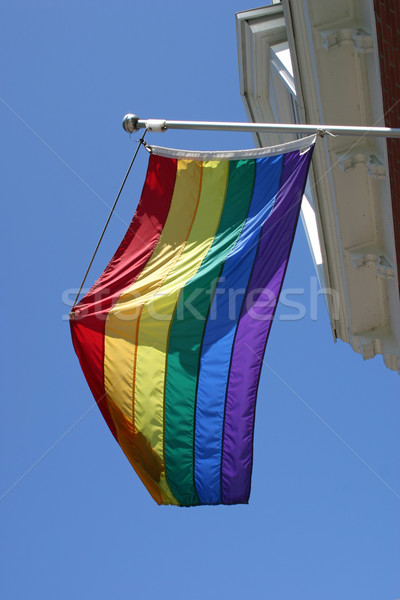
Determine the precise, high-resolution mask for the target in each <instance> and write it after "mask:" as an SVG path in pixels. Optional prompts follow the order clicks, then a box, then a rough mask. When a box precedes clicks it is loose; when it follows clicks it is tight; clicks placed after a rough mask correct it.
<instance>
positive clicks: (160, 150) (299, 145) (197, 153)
mask: <svg viewBox="0 0 400 600" xmlns="http://www.w3.org/2000/svg"><path fill="white" fill-rule="evenodd" d="M316 137H317V134H316V133H315V134H313V135H309V136H307V137H304V138H301V139H299V140H294V141H292V142H286V143H284V144H279V145H277V146H269V147H267V148H250V149H247V150H219V151H203V150H179V149H174V148H164V147H162V146H149V148H150V150H151V152H152V154H155V155H157V156H164V157H166V158H179V159H188V160H240V159H251V158H261V157H263V156H273V155H274V154H286V152H293V151H295V150H300V151H303V152H305V151H307V150H308V149H309V148H311V146H312V145H313V144H315V140H316Z"/></svg>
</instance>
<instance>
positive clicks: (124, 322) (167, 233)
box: [104, 160, 202, 503]
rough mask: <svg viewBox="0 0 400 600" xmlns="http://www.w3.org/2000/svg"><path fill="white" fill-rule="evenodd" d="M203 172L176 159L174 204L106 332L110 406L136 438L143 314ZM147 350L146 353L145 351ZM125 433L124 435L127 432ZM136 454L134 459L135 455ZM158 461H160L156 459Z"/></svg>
mask: <svg viewBox="0 0 400 600" xmlns="http://www.w3.org/2000/svg"><path fill="white" fill-rule="evenodd" d="M201 174H202V165H201V163H199V162H196V161H188V160H180V161H179V162H178V165H177V179H176V183H175V188H174V193H173V197H172V201H171V207H170V210H169V213H168V217H167V220H166V223H165V225H164V228H163V230H162V233H161V235H160V238H159V241H158V244H157V246H156V248H155V250H154V252H153V254H152V256H151V257H150V259H149V261H148V263H147V264H146V266H145V268H144V269H143V271H142V273H141V274H140V276H139V277H138V279H137V280H136V281H135V282H134V283H133V284H132V286H130V287H129V288H128V289H127V290H125V291H124V292H123V293H122V294H121V296H120V297H119V299H118V302H117V303H116V304H115V306H114V307H113V308H112V309H111V310H110V311H109V313H108V315H107V320H106V325H105V336H104V387H105V390H106V394H107V401H108V403H109V405H110V409H111V410H112V411H113V409H114V412H115V411H116V412H117V413H118V414H119V419H118V422H120V421H121V418H124V421H125V427H124V429H126V428H127V427H128V428H129V429H131V432H132V437H137V435H136V434H137V432H136V431H135V429H134V426H133V405H132V403H133V378H134V364H135V357H136V344H137V330H138V324H139V320H140V315H141V313H142V309H143V306H144V305H145V303H146V302H147V301H148V300H149V299H150V298H151V297H152V296H153V295H154V294H155V293H156V292H157V291H158V289H159V288H160V286H161V285H162V284H163V282H164V280H165V278H166V277H167V275H168V273H169V271H171V269H173V267H174V265H175V263H176V262H177V260H178V259H179V256H180V255H181V253H182V251H183V248H184V246H185V243H186V241H187V238H188V235H189V232H190V230H191V227H192V224H193V220H194V217H195V214H196V210H197V206H198V202H199V194H200V189H201ZM145 354H146V353H145V352H144V353H143V355H144V356H145ZM143 355H142V356H141V358H142V357H143ZM141 358H139V361H140V360H141ZM121 434H122V431H121ZM123 437H124V438H125V439H126V432H125V431H124V435H123ZM140 439H141V441H143V440H142V438H140ZM136 441H137V440H136ZM139 446H140V447H138V444H137V443H136V442H135V440H133V443H132V450H131V451H130V452H129V454H130V455H131V454H132V456H130V455H129V456H128V458H129V459H130V460H131V459H132V460H133V461H134V462H136V463H137V462H138V461H139V462H140V456H141V455H142V454H143V452H142V450H143V444H139ZM134 450H135V451H136V452H134ZM124 451H125V449H124ZM137 453H138V455H137V456H136V457H135V456H133V454H137ZM154 459H155V462H156V463H158V460H157V459H156V457H154ZM132 460H131V462H132ZM132 464H133V463H132ZM160 468H163V466H162V467H161V466H160ZM168 496H169V501H170V502H172V501H174V499H173V496H172V494H171V493H170V492H169V493H168ZM174 503H175V501H174Z"/></svg>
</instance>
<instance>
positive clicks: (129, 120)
mask: <svg viewBox="0 0 400 600" xmlns="http://www.w3.org/2000/svg"><path fill="white" fill-rule="evenodd" d="M138 121H139V117H138V116H137V115H131V114H128V115H125V116H124V118H123V119H122V127H123V128H124V129H125V131H126V132H127V133H133V132H134V131H137V130H138V127H137V123H138Z"/></svg>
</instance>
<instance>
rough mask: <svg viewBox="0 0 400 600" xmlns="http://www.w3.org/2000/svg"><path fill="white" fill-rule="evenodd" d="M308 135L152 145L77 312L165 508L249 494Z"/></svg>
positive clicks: (89, 375)
mask: <svg viewBox="0 0 400 600" xmlns="http://www.w3.org/2000/svg"><path fill="white" fill-rule="evenodd" d="M314 141H315V138H314V136H313V137H312V138H305V139H303V140H299V141H296V142H290V143H288V144H285V145H283V146H279V147H272V148H263V149H259V150H242V151H237V152H191V151H181V150H170V149H166V148H159V147H156V146H152V147H151V153H150V157H149V163H148V169H147V174H146V180H145V183H144V187H143V191H142V194H141V198H140V202H139V204H138V207H137V210H136V213H135V215H134V217H133V220H132V222H131V224H130V226H129V228H128V231H127V233H126V235H125V237H124V239H123V240H122V242H121V244H120V246H119V248H118V250H117V252H116V253H115V255H114V257H113V258H112V260H111V262H110V263H109V265H108V266H107V268H106V269H105V271H104V273H103V274H102V275H101V277H100V278H99V279H98V281H97V282H96V283H95V284H94V286H93V287H92V289H91V290H90V291H89V292H88V293H87V294H86V296H85V297H84V298H83V299H82V300H81V301H80V302H79V304H77V306H76V307H75V309H74V312H73V314H72V315H71V320H70V323H71V331H72V339H73V344H74V347H75V351H76V353H77V355H78V358H79V361H80V364H81V367H82V369H83V372H84V374H85V377H86V379H87V382H88V384H89V386H90V388H91V390H92V393H93V395H94V397H95V400H96V402H97V404H98V406H99V408H100V410H101V412H102V414H103V417H104V419H105V420H106V422H107V424H108V426H109V428H110V429H111V431H112V433H113V435H114V436H115V438H116V440H117V441H118V443H119V444H120V446H121V448H122V450H123V451H124V453H125V454H126V456H127V457H128V459H129V461H130V463H131V464H132V466H133V467H134V469H135V470H136V472H137V474H138V475H139V477H140V479H141V480H142V482H143V483H144V485H145V486H146V488H147V490H148V491H149V492H150V494H151V495H152V497H153V498H154V500H155V501H156V502H157V503H158V504H175V505H180V506H195V505H199V504H237V503H247V502H248V499H249V494H250V483H251V471H252V462H253V432H254V414H255V405H256V396H257V387H258V382H259V377H260V372H261V366H262V360H263V354H264V350H265V346H266V342H267V339H268V335H269V331H270V328H271V323H272V319H273V316H274V312H275V309H276V305H277V301H278V298H279V293H280V290H281V287H282V283H283V278H284V276H285V272H286V267H287V263H288V258H289V254H290V250H291V246H292V242H293V238H294V233H295V229H296V224H297V220H298V215H299V210H300V204H301V198H302V195H303V191H304V187H305V182H306V178H307V173H308V168H309V165H310V160H311V155H312V150H313V147H314Z"/></svg>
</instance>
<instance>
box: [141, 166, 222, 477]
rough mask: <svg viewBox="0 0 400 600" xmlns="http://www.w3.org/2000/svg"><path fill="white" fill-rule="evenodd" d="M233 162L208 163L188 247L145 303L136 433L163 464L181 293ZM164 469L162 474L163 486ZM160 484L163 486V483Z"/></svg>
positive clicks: (213, 225) (204, 248) (210, 232)
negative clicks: (168, 378)
mask: <svg viewBox="0 0 400 600" xmlns="http://www.w3.org/2000/svg"><path fill="white" fill-rule="evenodd" d="M228 172H229V162H228V161H206V162H204V163H203V177H202V187H201V194H200V201H199V206H198V209H197V213H196V217H195V220H194V223H193V227H192V229H191V231H190V234H189V237H188V240H187V242H186V244H185V248H184V250H183V252H182V254H181V256H180V258H179V260H178V261H177V263H176V264H175V266H174V268H173V269H172V270H171V271H170V272H169V273H168V275H167V277H166V279H165V281H164V283H163V285H162V286H161V287H160V289H159V291H158V292H157V294H155V295H153V296H152V297H151V298H150V299H149V300H148V301H147V302H146V304H145V306H144V308H143V312H142V315H141V318H140V324H139V330H138V339H137V361H136V374H135V390H134V399H135V400H134V406H135V410H134V413H135V429H136V430H137V431H138V432H140V433H141V434H143V436H144V438H145V439H146V440H147V442H148V443H149V444H150V446H151V448H152V450H153V452H154V453H155V455H156V456H157V457H158V459H159V460H160V462H161V463H162V464H163V465H164V449H163V445H164V439H163V435H164V434H163V429H164V383H165V368H166V357H167V351H168V335H169V330H170V325H171V321H172V319H173V316H174V311H175V307H176V304H177V302H178V300H179V295H180V291H181V290H182V288H183V287H184V285H185V284H186V282H187V281H188V280H189V279H190V278H192V277H193V276H194V275H195V274H196V272H197V270H198V269H199V267H200V265H201V263H202V261H203V259H204V257H205V256H206V254H207V252H208V250H209V249H210V247H211V244H212V242H213V239H214V236H215V233H216V231H217V229H218V225H219V222H220V218H221V214H222V209H223V205H224V201H225V194H226V187H227V181H228ZM164 479H165V469H164V470H163V475H162V480H163V482H162V487H164V485H166V482H165V483H164ZM160 484H161V481H160Z"/></svg>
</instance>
